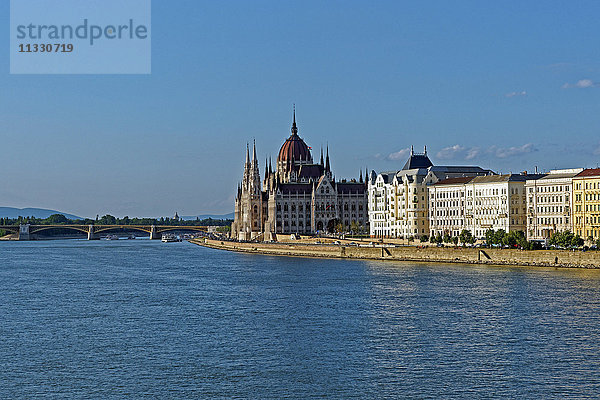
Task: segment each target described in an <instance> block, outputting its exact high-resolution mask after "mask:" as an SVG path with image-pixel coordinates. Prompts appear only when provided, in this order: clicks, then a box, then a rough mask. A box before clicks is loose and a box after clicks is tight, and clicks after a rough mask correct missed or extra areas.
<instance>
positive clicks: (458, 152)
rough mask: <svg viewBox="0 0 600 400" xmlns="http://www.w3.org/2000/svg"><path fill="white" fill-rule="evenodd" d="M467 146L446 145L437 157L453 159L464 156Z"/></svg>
mask: <svg viewBox="0 0 600 400" xmlns="http://www.w3.org/2000/svg"><path fill="white" fill-rule="evenodd" d="M465 150H466V149H465V148H464V147H463V146H461V145H459V144H455V145H454V146H449V147H444V148H443V149H441V150H440V151H438V152H437V154H436V155H437V158H440V159H442V160H453V159H456V158H462V154H464V152H465Z"/></svg>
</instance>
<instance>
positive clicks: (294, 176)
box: [231, 111, 369, 240]
mask: <svg viewBox="0 0 600 400" xmlns="http://www.w3.org/2000/svg"><path fill="white" fill-rule="evenodd" d="M291 132H292V134H291V135H290V136H289V137H288V138H287V140H286V141H285V142H284V143H283V145H282V146H281V149H280V150H279V155H278V157H277V163H276V169H275V170H273V168H272V164H271V162H270V161H267V163H266V164H265V176H264V179H263V180H262V184H261V179H260V172H259V168H258V161H257V158H256V144H255V145H254V147H253V156H252V160H250V156H249V149H248V148H247V150H246V163H245V164H244V175H243V178H242V182H241V184H240V185H239V186H238V190H237V196H236V199H235V217H234V222H233V224H232V226H231V236H232V237H233V238H235V239H238V240H276V234H278V233H279V234H304V235H312V234H316V233H321V232H333V231H334V230H335V229H336V228H337V227H339V226H340V225H343V226H344V228H345V230H350V229H351V227H352V228H357V227H358V228H359V229H361V230H364V231H367V230H368V228H367V225H368V221H369V216H368V211H367V196H368V195H367V183H366V181H364V182H363V177H362V172H361V174H360V178H359V180H358V181H357V180H355V179H352V180H350V181H346V180H342V181H340V182H338V181H336V179H335V177H334V176H333V174H332V172H331V166H330V162H329V147H328V148H327V153H326V157H325V158H323V150H321V158H320V161H319V162H318V163H315V162H314V161H313V157H312V154H311V151H310V150H311V149H310V147H308V146H307V145H306V143H305V142H304V140H302V138H300V136H298V127H297V125H296V112H295V111H294V119H293V123H292V129H291Z"/></svg>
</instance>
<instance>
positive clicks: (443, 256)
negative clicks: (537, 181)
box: [191, 239, 600, 268]
mask: <svg viewBox="0 0 600 400" xmlns="http://www.w3.org/2000/svg"><path fill="white" fill-rule="evenodd" d="M191 242H192V243H195V244H198V245H200V246H205V247H211V248H215V249H221V250H229V251H239V252H248V253H258V254H267V255H278V256H296V257H326V258H351V259H365V260H390V261H392V260H395V261H418V262H440V263H467V264H492V265H523V266H544V267H568V268H600V251H587V252H582V251H575V252H573V251H567V250H534V251H525V250H512V249H483V252H482V251H480V250H479V249H475V248H452V247H443V248H440V247H425V248H419V247H415V246H401V247H355V246H343V245H337V246H334V245H318V244H291V243H290V244H288V243H237V242H227V241H223V242H221V241H218V240H205V239H196V240H192V241H191ZM486 255H487V256H488V257H489V258H488V257H486Z"/></svg>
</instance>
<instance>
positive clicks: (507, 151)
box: [487, 143, 536, 158]
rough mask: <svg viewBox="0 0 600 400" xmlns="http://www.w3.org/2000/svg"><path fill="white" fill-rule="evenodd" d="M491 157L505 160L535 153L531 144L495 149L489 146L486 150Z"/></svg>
mask: <svg viewBox="0 0 600 400" xmlns="http://www.w3.org/2000/svg"><path fill="white" fill-rule="evenodd" d="M487 151H488V152H489V153H490V154H491V155H493V156H495V157H497V158H507V157H513V156H518V155H521V154H527V153H531V152H534V151H536V149H535V147H534V146H533V143H527V144H524V145H522V146H513V147H496V146H491V147H490V148H489V149H488V150H487Z"/></svg>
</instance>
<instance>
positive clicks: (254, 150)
mask: <svg viewBox="0 0 600 400" xmlns="http://www.w3.org/2000/svg"><path fill="white" fill-rule="evenodd" d="M252 163H253V164H256V165H258V160H257V159H256V139H254V144H253V145H252Z"/></svg>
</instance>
